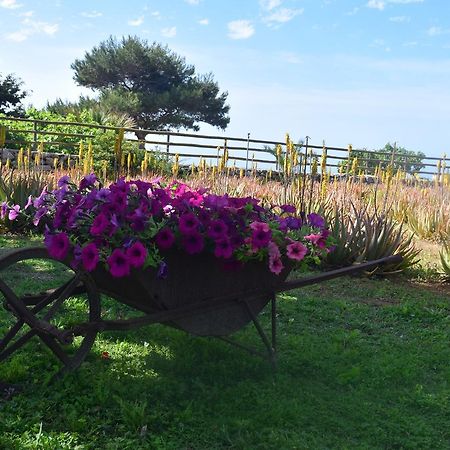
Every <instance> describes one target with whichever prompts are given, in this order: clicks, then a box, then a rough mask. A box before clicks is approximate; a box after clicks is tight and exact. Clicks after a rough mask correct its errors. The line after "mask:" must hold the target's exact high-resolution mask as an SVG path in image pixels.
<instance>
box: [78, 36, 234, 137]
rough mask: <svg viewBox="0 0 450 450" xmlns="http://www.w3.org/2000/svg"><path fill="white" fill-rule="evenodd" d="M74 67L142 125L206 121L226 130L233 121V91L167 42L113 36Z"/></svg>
mask: <svg viewBox="0 0 450 450" xmlns="http://www.w3.org/2000/svg"><path fill="white" fill-rule="evenodd" d="M71 67H72V69H73V70H74V71H75V75H74V79H75V81H76V82H77V83H78V84H79V85H81V86H85V87H88V88H91V89H93V90H95V91H98V92H99V93H100V95H99V102H100V104H102V105H103V106H104V107H105V108H107V109H108V110H111V111H116V112H119V113H125V114H128V115H129V116H130V117H132V118H133V119H134V121H135V122H136V124H137V125H138V126H139V127H140V128H146V129H169V128H171V129H180V128H185V129H193V130H198V129H199V126H198V123H199V122H204V123H208V124H210V125H213V126H216V127H219V128H222V129H225V128H226V126H227V125H228V123H229V121H230V119H229V117H228V115H227V114H228V111H229V106H228V105H227V104H226V103H225V102H226V99H227V96H228V93H227V92H222V93H221V92H220V90H219V86H218V84H217V82H215V81H214V79H213V76H212V74H211V73H209V74H206V75H197V74H196V73H195V68H194V66H192V65H189V64H187V63H186V61H185V59H184V58H183V57H181V56H179V55H177V54H176V53H174V52H172V51H171V50H169V48H168V47H167V46H163V45H161V44H158V43H155V42H154V43H152V44H151V45H150V44H148V42H147V41H144V40H141V39H139V38H138V37H133V36H128V37H126V38H123V39H122V40H120V41H118V40H116V39H115V38H113V37H110V38H109V39H108V40H106V41H104V42H101V43H100V44H99V45H98V46H96V47H94V48H93V49H92V50H91V51H90V52H86V53H85V55H84V58H83V59H77V60H75V62H74V63H73V64H72V65H71Z"/></svg>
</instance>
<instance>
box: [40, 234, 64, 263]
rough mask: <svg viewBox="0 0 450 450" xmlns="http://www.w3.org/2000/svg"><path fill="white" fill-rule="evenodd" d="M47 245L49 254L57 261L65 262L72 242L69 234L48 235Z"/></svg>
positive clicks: (46, 238)
mask: <svg viewBox="0 0 450 450" xmlns="http://www.w3.org/2000/svg"><path fill="white" fill-rule="evenodd" d="M45 245H46V246H47V251H48V254H49V255H50V256H51V257H52V258H55V259H58V260H63V259H64V258H65V257H66V256H67V254H68V253H69V250H70V240H69V236H67V233H64V232H62V233H58V234H46V237H45Z"/></svg>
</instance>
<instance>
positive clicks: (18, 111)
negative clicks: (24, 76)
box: [0, 74, 28, 116]
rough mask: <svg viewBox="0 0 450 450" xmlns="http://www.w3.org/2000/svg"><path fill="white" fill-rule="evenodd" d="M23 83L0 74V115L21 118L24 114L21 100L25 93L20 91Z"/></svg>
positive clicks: (10, 75)
mask: <svg viewBox="0 0 450 450" xmlns="http://www.w3.org/2000/svg"><path fill="white" fill-rule="evenodd" d="M22 85H23V82H22V81H21V80H20V79H18V78H15V77H14V75H12V74H8V75H6V76H4V77H3V76H2V75H1V74H0V113H3V114H6V115H8V116H21V115H23V114H24V112H25V111H24V108H23V105H22V100H23V99H24V98H25V97H26V96H27V94H28V93H27V92H26V91H23V90H22Z"/></svg>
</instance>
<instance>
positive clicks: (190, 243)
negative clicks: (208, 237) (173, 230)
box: [183, 231, 205, 255]
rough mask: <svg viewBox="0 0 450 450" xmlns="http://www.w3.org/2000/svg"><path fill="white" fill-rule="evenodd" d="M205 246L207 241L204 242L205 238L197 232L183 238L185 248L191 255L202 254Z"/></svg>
mask: <svg viewBox="0 0 450 450" xmlns="http://www.w3.org/2000/svg"><path fill="white" fill-rule="evenodd" d="M204 246H205V241H204V240H203V236H202V235H201V234H200V233H198V232H196V231H195V232H194V233H190V234H187V235H185V236H184V237H183V247H184V249H185V250H186V252H187V253H189V254H190V255H194V254H196V253H200V252H201V251H202V250H203V248H204Z"/></svg>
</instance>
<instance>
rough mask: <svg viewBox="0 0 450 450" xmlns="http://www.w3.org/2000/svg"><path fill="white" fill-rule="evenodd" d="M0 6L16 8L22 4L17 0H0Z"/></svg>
mask: <svg viewBox="0 0 450 450" xmlns="http://www.w3.org/2000/svg"><path fill="white" fill-rule="evenodd" d="M0 6H1V7H2V8H6V9H16V8H21V7H22V4H20V3H17V0H1V1H0Z"/></svg>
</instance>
